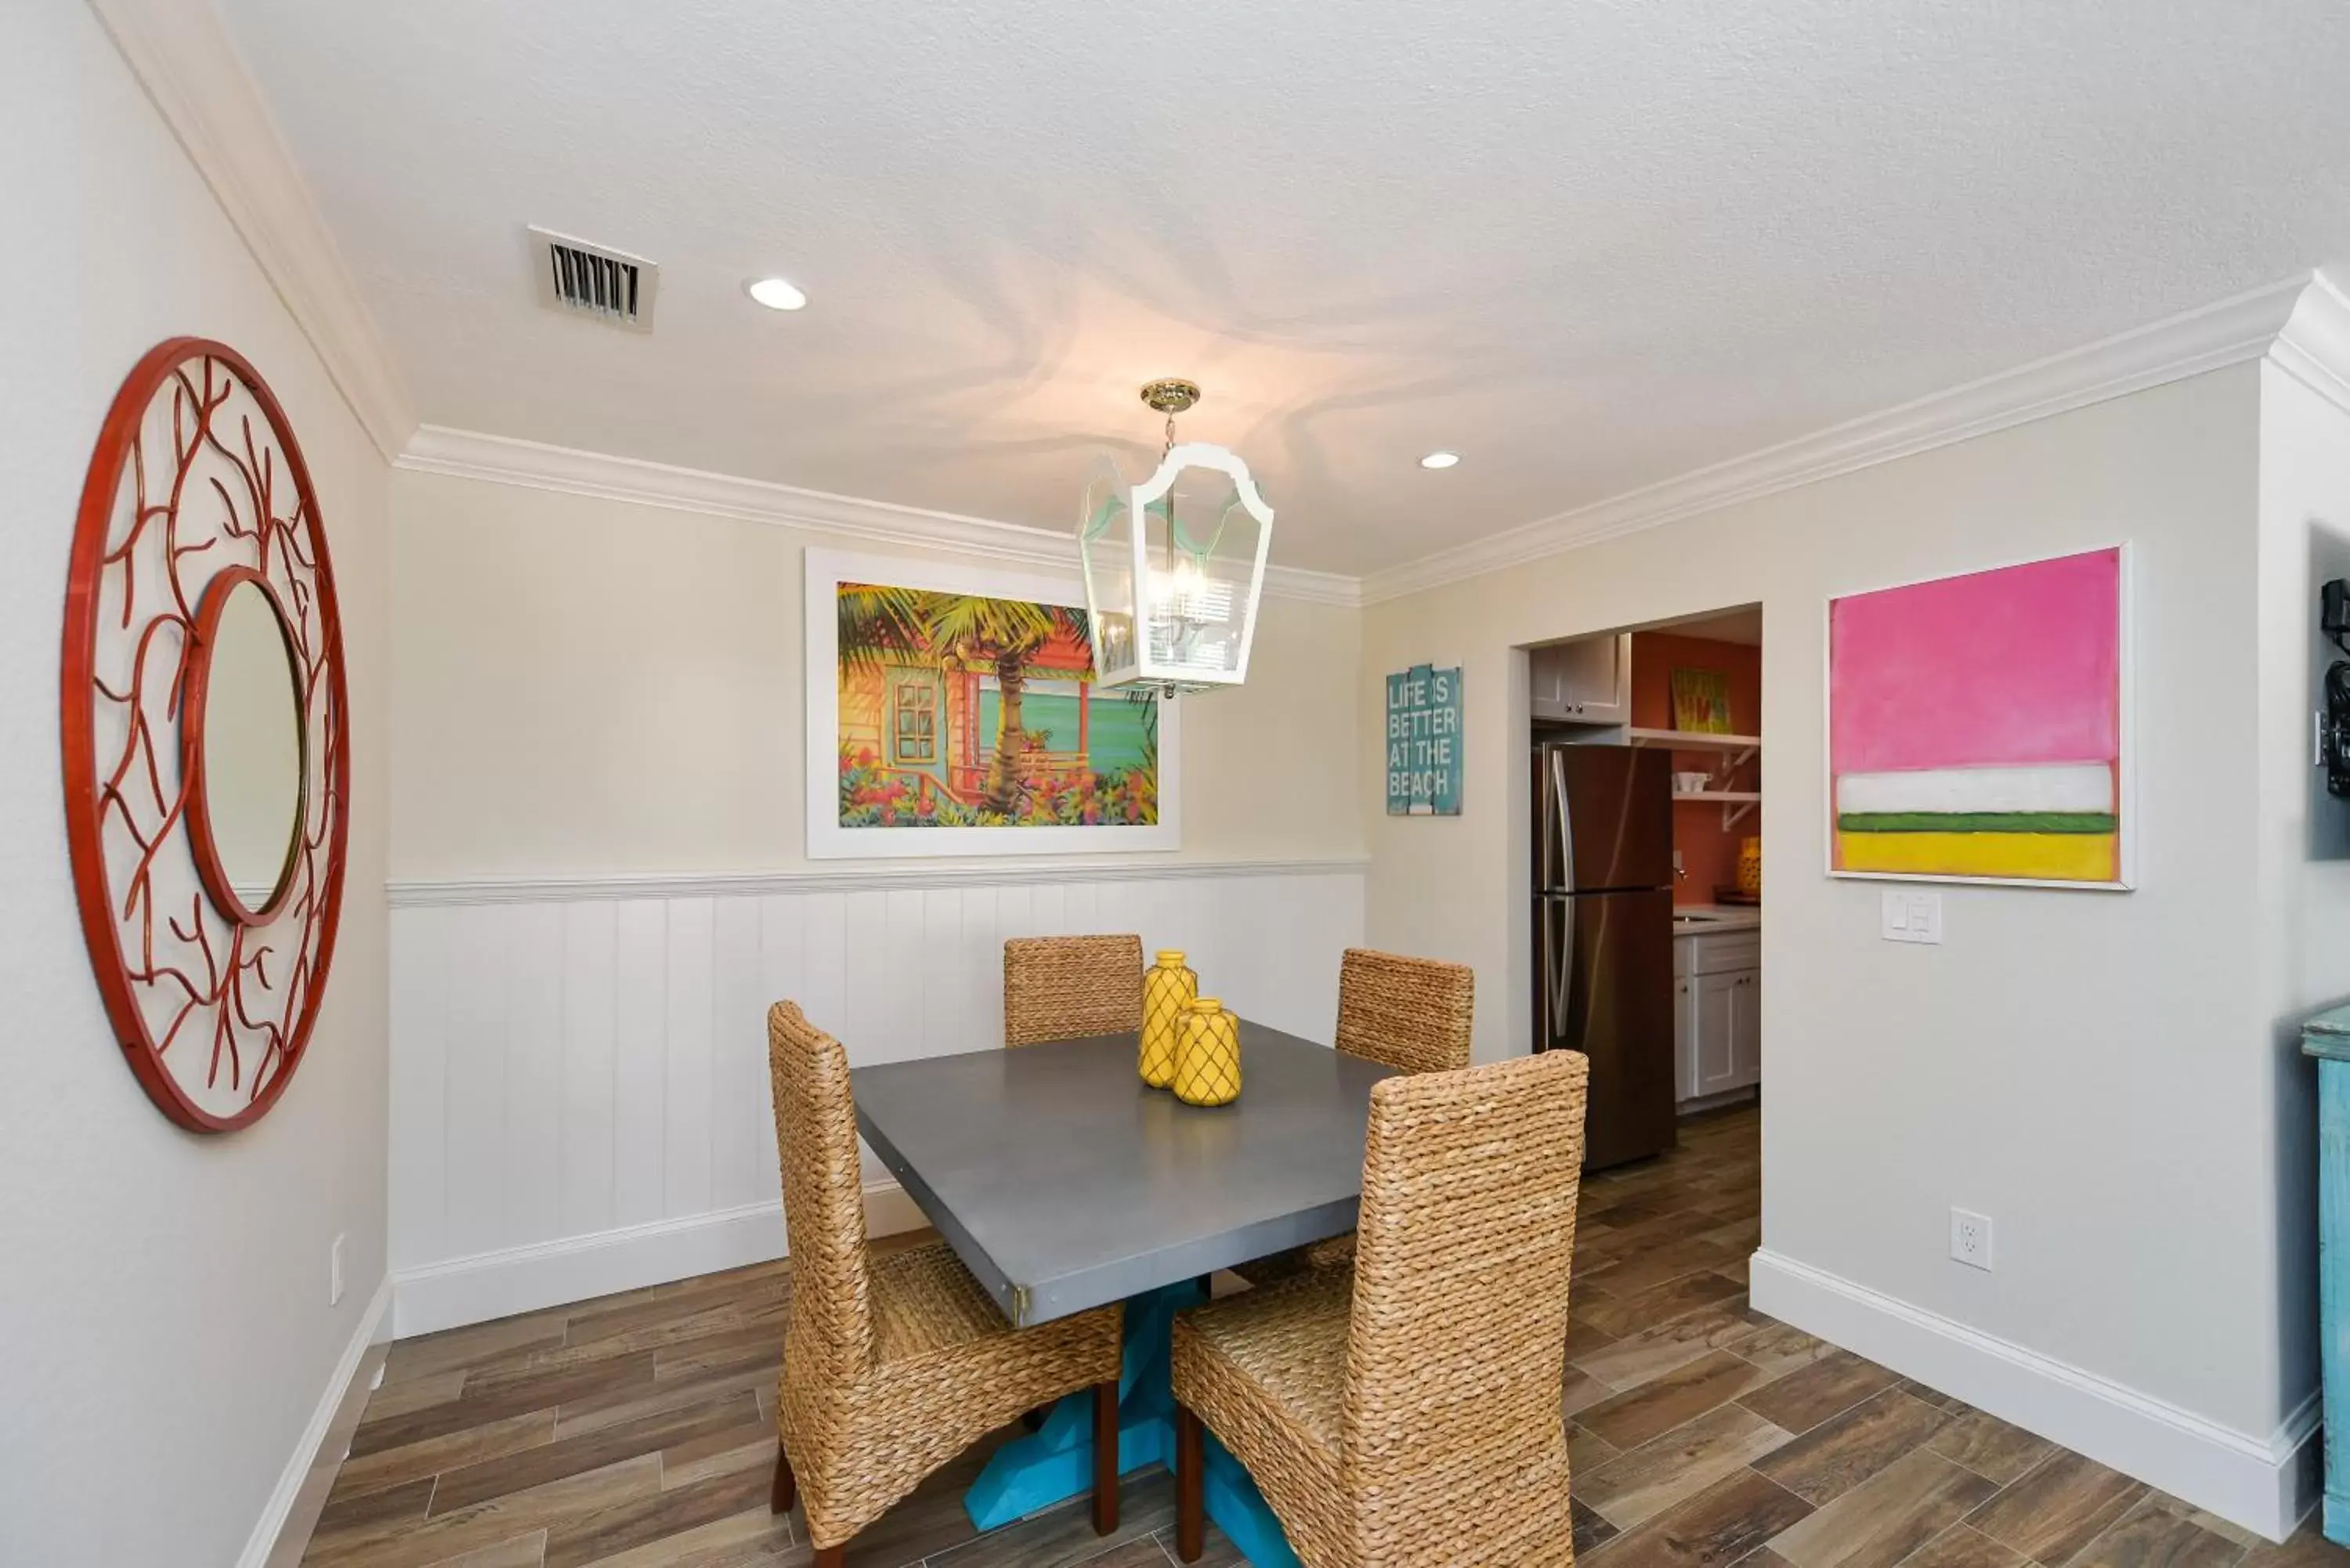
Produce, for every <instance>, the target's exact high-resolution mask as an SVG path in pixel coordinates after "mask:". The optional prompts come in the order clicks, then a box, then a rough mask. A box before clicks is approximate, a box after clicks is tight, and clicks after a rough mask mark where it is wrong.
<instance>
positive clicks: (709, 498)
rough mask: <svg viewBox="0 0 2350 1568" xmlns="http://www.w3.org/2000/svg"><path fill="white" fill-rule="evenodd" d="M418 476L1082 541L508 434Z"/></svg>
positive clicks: (453, 446)
mask: <svg viewBox="0 0 2350 1568" xmlns="http://www.w3.org/2000/svg"><path fill="white" fill-rule="evenodd" d="M394 466H396V467H400V468H405V469H408V470H411V472H417V473H442V474H449V475H452V476H454V477H456V478H460V479H481V480H490V481H494V482H496V483H502V484H519V485H523V486H525V487H527V488H529V489H533V490H552V491H556V492H559V493H566V494H571V495H588V496H595V497H598V498H599V499H602V500H607V501H633V502H636V503H638V504H640V505H646V506H660V507H664V508H667V509H669V510H671V511H676V512H697V513H701V514H704V515H706V516H712V517H727V518H733V519H735V520H736V521H739V522H745V523H766V524H774V525H775V526H777V527H784V528H801V529H806V530H807V531H809V532H811V533H817V534H832V535H840V536H842V537H845V538H851V539H870V540H877V541H879V542H881V543H884V544H891V545H917V546H920V547H921V548H924V549H931V550H951V551H954V552H956V553H958V554H960V555H964V556H978V557H981V558H983V559H986V560H993V561H1013V562H1017V563H1019V564H1020V565H1023V566H1053V567H1056V568H1060V569H1062V570H1066V571H1075V570H1076V566H1077V540H1076V533H1075V531H1074V530H1071V529H1059V528H1036V527H1031V526H1029V525H1028V524H1023V523H1000V522H996V521H994V520H993V519H992V518H986V517H966V516H963V515H961V514H957V513H952V512H931V511H927V510H925V509H923V508H921V507H919V506H899V505H897V504H894V503H891V502H887V501H868V500H865V499H863V498H862V497H859V496H855V495H835V494H831V493H828V492H826V491H821V490H803V489H801V488H799V487H798V486H796V485H791V484H778V483H775V482H773V481H770V480H764V479H743V478H739V477H736V476H734V475H732V474H725V473H712V472H709V471H708V470H706V469H699V468H677V467H673V466H671V464H668V463H664V462H646V461H644V460H643V459H641V458H633V457H614V456H611V455H609V454H608V453H604V452H583V451H580V450H578V449H577V448H575V447H565V446H549V445H546V443H544V442H541V441H518V440H515V438H513V437H510V436H498V435H486V434H484V433H482V432H480V431H460V430H450V429H448V428H447V427H445V426H442V425H426V426H424V427H422V428H421V429H420V430H419V431H417V432H416V434H415V436H414V437H413V438H412V439H411V441H409V443H408V449H407V450H406V451H405V452H401V453H400V457H399V459H398V460H397V462H396V463H395V464H394ZM1264 591H1265V592H1266V593H1268V594H1271V595H1273V596H1274V597H1277V598H1288V599H1303V600H1305V601H1307V602H1309V603H1313V604H1326V605H1341V606H1353V605H1357V604H1359V603H1360V602H1361V597H1362V595H1361V585H1360V584H1359V583H1358V582H1357V580H1356V579H1355V578H1353V577H1348V576H1340V575H1339V574H1337V573H1335V572H1312V571H1306V570H1305V569H1303V568H1301V567H1297V566H1267V567H1266V568H1265V570H1264Z"/></svg>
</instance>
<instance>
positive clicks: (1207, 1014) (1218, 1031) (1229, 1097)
mask: <svg viewBox="0 0 2350 1568" xmlns="http://www.w3.org/2000/svg"><path fill="white" fill-rule="evenodd" d="M1240 1096H1241V1021H1240V1020H1239V1019H1237V1018H1235V1017H1233V1016H1232V1014H1231V1013H1229V1012H1225V1011H1224V1004H1223V1003H1222V1002H1218V1001H1217V1000H1216V999H1215V998H1214V997H1212V996H1201V997H1196V998H1194V999H1193V1000H1192V1001H1191V1002H1186V1003H1185V1004H1184V1007H1183V1038H1182V1042H1181V1044H1180V1045H1179V1046H1178V1047H1177V1048H1176V1052H1175V1097H1176V1098H1177V1099H1179V1100H1180V1101H1182V1102H1183V1103H1184V1104H1185V1105H1187V1106H1228V1105H1230V1104H1232V1102H1233V1101H1234V1100H1236V1099H1239V1098H1240Z"/></svg>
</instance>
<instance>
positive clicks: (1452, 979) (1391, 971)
mask: <svg viewBox="0 0 2350 1568" xmlns="http://www.w3.org/2000/svg"><path fill="white" fill-rule="evenodd" d="M1476 1010H1477V971H1474V970H1472V969H1471V968H1470V967H1469V966H1468V965H1467V964H1461V963H1446V962H1444V961H1441V960H1440V959H1423V958H1406V957H1404V956H1403V955H1402V954H1400V953H1383V952H1378V951H1374V950H1372V949H1369V948H1348V949H1347V956H1346V957H1345V958H1344V959H1343V960H1342V961H1340V962H1339V965H1338V1049H1339V1050H1341V1051H1345V1052H1347V1053H1348V1054H1352V1055H1356V1056H1363V1057H1367V1058H1368V1059H1370V1060H1371V1061H1374V1062H1377V1063H1379V1064H1382V1065H1383V1066H1388V1067H1393V1068H1394V1069H1395V1070H1396V1071H1397V1072H1399V1073H1443V1072H1450V1071H1451V1070H1452V1069H1454V1068H1457V1067H1466V1066H1467V1065H1468V1064H1469V1034H1470V1026H1471V1023H1473V1022H1474V1021H1475V1016H1476ZM1354 1261H1355V1238H1354V1236H1353V1234H1352V1233H1351V1232H1349V1233H1348V1234H1347V1235H1344V1236H1333V1237H1330V1238H1329V1239H1328V1240H1326V1241H1315V1242H1313V1243H1311V1244H1309V1245H1307V1246H1304V1247H1293V1248H1291V1249H1289V1250H1288V1251H1285V1252H1275V1253H1274V1254H1273V1255H1272V1256H1270V1257H1264V1258H1257V1259H1253V1260H1252V1261H1250V1262H1245V1263H1243V1264H1241V1265H1240V1266H1239V1267H1238V1268H1237V1269H1235V1270H1234V1271H1233V1272H1235V1273H1237V1274H1239V1275H1240V1276H1241V1278H1243V1279H1244V1280H1246V1281H1248V1282H1249V1283H1251V1284H1253V1285H1269V1284H1271V1283H1273V1282H1274V1281H1276V1280H1284V1279H1287V1278H1289V1277H1290V1276H1291V1275H1293V1274H1295V1273H1296V1272H1298V1271H1299V1270H1300V1269H1335V1268H1344V1267H1346V1266H1347V1265H1348V1264H1351V1263H1352V1262H1354Z"/></svg>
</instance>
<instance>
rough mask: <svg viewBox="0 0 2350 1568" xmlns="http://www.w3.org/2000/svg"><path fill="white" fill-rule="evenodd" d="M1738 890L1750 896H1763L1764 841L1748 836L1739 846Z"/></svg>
mask: <svg viewBox="0 0 2350 1568" xmlns="http://www.w3.org/2000/svg"><path fill="white" fill-rule="evenodd" d="M1738 890H1739V891H1740V892H1742V893H1743V894H1745V895H1746V896H1747V897H1748V898H1761V897H1762V896H1763V841H1762V840H1761V839H1759V838H1748V839H1744V840H1742V841H1741V842H1740V844H1739V846H1738Z"/></svg>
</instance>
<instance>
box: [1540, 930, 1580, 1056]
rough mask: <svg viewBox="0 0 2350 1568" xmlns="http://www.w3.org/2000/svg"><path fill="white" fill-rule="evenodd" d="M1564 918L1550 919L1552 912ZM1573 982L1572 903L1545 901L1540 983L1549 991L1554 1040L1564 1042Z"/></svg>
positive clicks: (1573, 936)
mask: <svg viewBox="0 0 2350 1568" xmlns="http://www.w3.org/2000/svg"><path fill="white" fill-rule="evenodd" d="M1554 910H1555V911H1558V912H1559V913H1561V914H1563V915H1564V916H1565V919H1563V920H1560V921H1557V922H1556V923H1555V925H1554V922H1553V919H1552V913H1553V911H1554ZM1574 978H1575V900H1574V899H1572V898H1544V900H1543V981H1544V984H1545V985H1546V986H1547V987H1548V988H1549V991H1550V1034H1551V1038H1552V1039H1553V1040H1564V1039H1565V1038H1566V1002H1567V988H1568V984H1569V982H1570V981H1573V979H1574Z"/></svg>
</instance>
